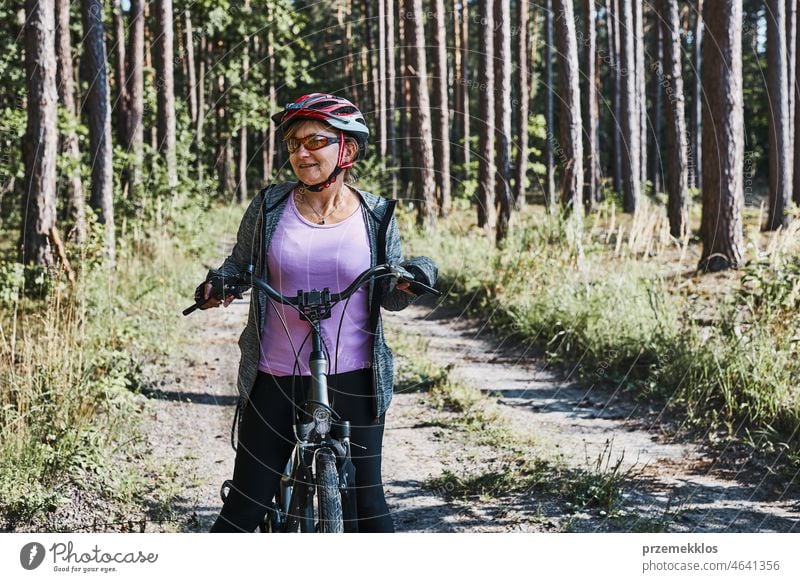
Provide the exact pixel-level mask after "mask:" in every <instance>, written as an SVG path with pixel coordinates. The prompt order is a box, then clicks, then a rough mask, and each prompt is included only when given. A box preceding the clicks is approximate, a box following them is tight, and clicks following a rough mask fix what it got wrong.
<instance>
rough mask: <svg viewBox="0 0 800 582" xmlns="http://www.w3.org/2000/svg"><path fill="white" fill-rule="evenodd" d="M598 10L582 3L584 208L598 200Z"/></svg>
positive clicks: (591, 206)
mask: <svg viewBox="0 0 800 582" xmlns="http://www.w3.org/2000/svg"><path fill="white" fill-rule="evenodd" d="M596 26H597V11H596V8H595V3H594V0H586V1H585V2H584V4H583V30H584V34H583V48H584V57H583V61H584V63H585V64H584V67H585V74H584V75H583V78H584V80H585V84H586V85H585V86H586V89H585V91H583V95H584V99H583V126H584V138H585V139H584V142H583V144H584V148H583V149H584V154H583V155H584V168H585V172H584V174H585V175H584V186H583V203H584V205H585V206H586V208H587V209H591V208H593V207H594V204H595V202H597V200H598V182H599V171H598V168H599V165H598V162H599V160H600V152H599V150H598V141H597V124H598V117H599V113H598V108H597V87H596V85H595V81H596V77H597V71H596V64H597V63H596V60H595V59H596V52H597V33H596Z"/></svg>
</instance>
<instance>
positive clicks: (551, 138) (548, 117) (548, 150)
mask: <svg viewBox="0 0 800 582" xmlns="http://www.w3.org/2000/svg"><path fill="white" fill-rule="evenodd" d="M545 27H546V28H547V42H546V44H545V57H544V59H545V64H544V66H545V85H546V86H547V98H546V100H545V131H546V140H545V153H544V157H545V163H546V165H547V177H546V184H545V189H544V198H545V201H544V203H545V206H546V207H547V209H548V211H553V210H554V208H555V204H556V176H555V173H556V167H555V162H554V159H553V144H554V142H555V141H556V139H557V138H556V130H555V122H554V117H553V95H554V93H555V87H554V85H553V83H554V81H553V0H547V7H546V8H545Z"/></svg>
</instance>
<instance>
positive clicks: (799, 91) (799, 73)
mask: <svg viewBox="0 0 800 582" xmlns="http://www.w3.org/2000/svg"><path fill="white" fill-rule="evenodd" d="M797 25H798V26H797V28H798V30H797V34H795V59H794V67H795V72H794V79H795V83H794V87H793V88H792V91H794V170H793V172H792V176H793V178H794V180H793V181H794V201H795V203H796V204H798V205H800V14H798V17H797Z"/></svg>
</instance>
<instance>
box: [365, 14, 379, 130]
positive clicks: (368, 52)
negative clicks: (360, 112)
mask: <svg viewBox="0 0 800 582" xmlns="http://www.w3.org/2000/svg"><path fill="white" fill-rule="evenodd" d="M374 3H375V0H363V2H362V3H361V6H362V18H363V22H364V26H363V28H362V38H363V44H362V46H361V54H362V55H364V59H365V66H364V70H363V74H362V78H363V79H364V83H365V84H364V86H365V87H370V88H371V89H372V90H371V91H367V92H366V95H365V99H369V103H363V105H364V106H369V107H370V108H371V110H372V111H375V112H376V113H377V114H378V115H379V116H380V111H381V97H380V83H379V80H380V79H381V76H380V71H379V67H380V65H379V60H380V58H376V56H377V57H379V56H380V55H376V53H380V51H376V50H375V46H376V41H375V35H374V32H375V29H376V28H380V23H378V26H377V27H376V26H375V16H374V15H373V14H372V10H373V5H374ZM377 133H378V135H377V136H376V137H377V140H376V141H380V136H381V135H382V134H381V133H380V128H378V132H377Z"/></svg>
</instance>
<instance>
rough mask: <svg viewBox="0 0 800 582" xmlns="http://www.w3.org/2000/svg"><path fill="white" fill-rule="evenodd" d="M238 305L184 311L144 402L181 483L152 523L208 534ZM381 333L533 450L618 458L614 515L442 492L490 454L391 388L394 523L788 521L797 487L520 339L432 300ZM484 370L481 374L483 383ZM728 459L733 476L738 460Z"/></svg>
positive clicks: (158, 445)
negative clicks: (713, 449) (448, 370)
mask: <svg viewBox="0 0 800 582" xmlns="http://www.w3.org/2000/svg"><path fill="white" fill-rule="evenodd" d="M246 315H247V302H246V301H239V302H235V303H234V304H233V305H232V306H231V307H229V308H228V309H218V310H214V311H213V312H210V313H199V314H196V315H194V316H193V320H192V325H193V326H194V329H195V333H194V334H192V340H191V344H190V345H189V346H187V349H186V352H185V354H184V356H183V358H182V360H183V362H182V364H181V365H179V367H178V374H179V375H180V376H181V378H180V379H179V378H177V377H176V376H174V375H173V376H172V377H170V376H165V377H164V379H163V385H162V386H160V387H159V390H158V391H157V392H156V393H155V394H154V396H157V398H152V399H151V403H150V404H151V406H150V411H151V412H150V417H149V420H148V422H149V423H150V424H149V429H148V430H149V434H151V445H152V448H153V452H154V454H155V458H156V462H157V463H158V462H161V463H164V464H169V465H172V466H173V467H174V469H175V473H176V474H177V475H178V476H179V477H180V480H181V482H182V483H184V486H183V487H184V489H183V490H182V491H180V492H179V494H178V496H177V499H178V501H177V503H173V510H174V513H175V515H176V521H175V523H174V524H173V526H172V527H171V528H170V527H165V528H162V529H166V530H169V529H172V530H177V531H207V530H208V527H209V526H210V525H211V523H213V520H214V518H215V517H216V514H217V512H218V511H219V508H220V506H221V502H220V501H219V494H218V491H219V486H220V484H221V483H222V481H223V480H224V479H227V478H229V477H230V474H231V471H232V467H233V456H234V453H233V451H232V449H231V447H230V427H231V421H232V418H233V410H234V406H235V398H236V396H235V388H234V386H235V374H236V363H237V362H238V347H237V345H236V339H237V338H238V334H239V332H240V331H241V329H242V328H243V326H244V322H245V319H246ZM385 317H386V321H387V326H388V327H389V328H390V330H391V331H392V333H395V334H397V333H402V334H406V335H416V336H422V337H425V338H427V341H428V342H429V345H428V350H427V354H426V356H427V357H428V358H430V359H432V360H434V361H435V362H436V363H437V364H439V365H441V366H446V365H452V366H453V372H452V373H453V374H455V375H457V376H458V377H459V378H460V379H462V380H463V381H464V382H466V383H469V384H471V385H474V386H476V387H479V388H481V389H482V390H485V391H487V392H489V393H491V394H493V395H496V397H497V403H498V404H499V405H500V409H501V412H502V416H503V418H504V421H505V422H506V423H508V424H509V426H511V427H512V428H513V430H514V431H515V432H516V433H518V434H519V435H521V436H525V437H529V439H530V440H531V441H532V442H533V443H534V445H532V449H531V454H532V455H537V456H539V457H543V458H548V459H553V460H558V461H559V462H561V463H563V464H564V465H566V466H569V467H575V468H586V469H591V467H592V466H593V465H594V464H595V462H596V461H597V459H598V458H599V457H601V456H602V455H605V457H603V458H605V460H606V461H609V462H610V463H611V465H613V464H614V462H615V461H616V460H617V459H618V458H620V457H622V459H621V462H620V467H619V472H620V473H624V475H625V477H626V479H625V487H624V491H625V493H624V501H623V505H624V509H625V514H626V515H627V516H628V518H627V519H624V520H611V519H608V517H607V516H603V515H598V514H596V513H591V512H577V513H575V512H573V513H569V512H565V509H564V505H563V503H562V502H561V501H560V500H558V499H556V498H553V497H552V496H549V497H548V496H540V495H534V494H531V493H522V494H516V495H509V496H507V497H504V498H502V499H495V500H471V501H470V502H469V503H466V502H463V501H457V500H451V499H449V498H448V496H447V495H446V493H447V492H446V491H432V490H429V489H426V488H424V487H423V486H422V484H423V482H424V481H425V480H426V479H429V478H431V477H437V476H440V475H441V474H442V472H443V471H444V470H445V469H447V470H449V471H452V472H454V473H459V472H463V471H464V470H473V471H479V470H480V469H481V467H483V466H487V465H488V464H491V462H492V459H493V456H494V455H495V453H494V451H492V450H491V448H487V447H485V446H477V445H474V444H471V443H470V441H469V439H467V438H465V437H464V436H463V435H459V434H457V432H453V431H444V432H443V431H442V429H441V427H437V426H436V423H435V422H432V420H434V419H435V417H436V414H437V413H436V411H434V410H433V409H432V408H431V407H430V406H429V405H427V404H425V402H424V398H423V397H422V396H421V395H420V394H397V395H396V396H395V400H394V403H393V405H392V408H391V409H390V411H389V414H388V418H387V430H386V438H385V447H384V450H385V456H384V470H383V474H384V482H385V486H386V493H387V501H388V503H389V506H390V508H391V510H392V512H393V516H394V520H395V525H396V528H397V529H398V531H440V532H442V531H443V532H447V531H451V532H452V531H620V530H622V531H627V530H650V529H665V530H667V531H729V532H731V531H751V532H755V531H780V532H784V531H797V530H798V529H800V527H798V519H800V511H799V510H798V504H797V498H796V492H794V493H793V494H794V495H795V497H794V498H789V494H788V493H787V492H786V491H781V490H777V491H776V490H772V489H771V488H769V487H767V486H765V485H764V484H763V483H760V482H759V479H758V478H756V479H755V480H753V478H752V475H751V474H749V473H748V477H749V480H748V481H745V480H744V479H737V478H735V477H736V476H737V474H736V470H734V471H733V475H732V474H731V471H730V469H729V468H728V467H723V466H721V465H719V464H718V463H717V462H716V461H715V459H714V458H711V457H710V456H709V455H708V454H707V453H705V452H704V451H703V449H702V448H701V447H698V446H695V445H690V444H685V443H677V442H670V441H668V440H666V439H665V438H663V437H662V436H661V435H659V434H658V432H656V431H655V430H653V429H651V428H650V427H649V423H650V422H651V420H652V417H653V413H651V412H650V411H647V410H642V409H640V408H637V407H636V406H635V405H633V404H631V403H630V402H627V401H626V400H625V399H623V398H622V397H621V395H620V394H618V393H609V392H608V391H607V390H605V391H604V390H599V389H591V388H589V387H586V386H579V385H574V384H571V383H569V382H565V381H563V380H562V379H561V378H559V377H557V376H556V375H555V374H554V373H552V372H549V371H547V370H546V369H542V366H541V362H538V361H537V360H535V359H532V358H528V357H527V356H526V355H525V353H524V352H525V350H524V346H518V345H508V344H507V343H506V345H504V343H503V341H502V339H501V340H499V341H498V340H497V338H495V339H493V340H490V338H488V334H487V333H486V332H485V330H483V329H481V327H480V326H479V325H478V324H477V323H476V322H474V321H469V320H466V319H463V318H459V317H458V314H457V313H453V312H449V311H446V310H442V309H433V308H432V307H431V306H427V307H426V306H417V305H414V306H411V307H410V308H409V309H407V310H405V311H403V312H400V313H391V314H385ZM489 380H491V382H489ZM748 468H749V467H747V464H746V463H745V465H743V466H741V467H738V468H737V470H738V471H739V476H741V475H743V474H744V473H745V472H746V471H745V470H746V469H748Z"/></svg>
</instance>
